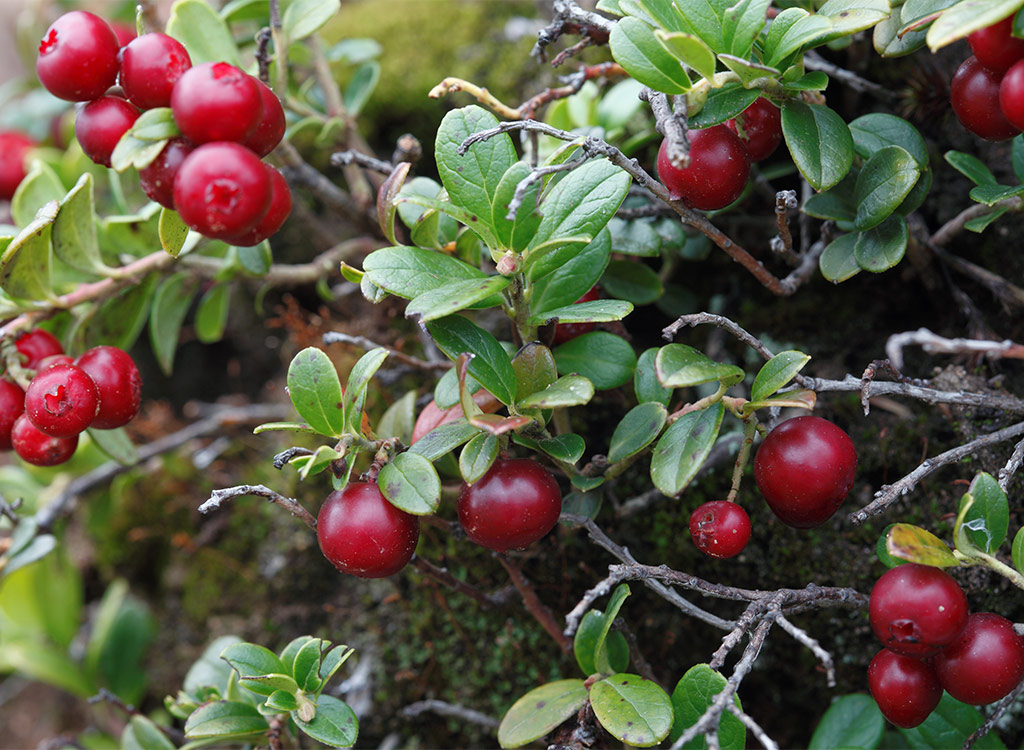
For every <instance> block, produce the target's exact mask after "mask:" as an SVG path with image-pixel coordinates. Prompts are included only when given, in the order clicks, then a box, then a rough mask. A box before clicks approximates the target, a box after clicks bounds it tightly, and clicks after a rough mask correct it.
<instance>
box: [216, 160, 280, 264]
mask: <svg viewBox="0 0 1024 750" xmlns="http://www.w3.org/2000/svg"><path fill="white" fill-rule="evenodd" d="M265 166H266V168H267V174H268V175H269V176H270V186H271V189H272V191H273V194H272V195H271V198H270V208H268V209H267V213H266V214H265V215H264V216H263V218H262V219H260V221H259V223H258V224H257V225H256V226H254V227H253V228H252V229H250V230H249V231H248V232H246V233H245V234H243V235H240V236H238V237H231V238H230V239H228V240H226V241H227V242H228V243H229V244H231V245H237V246H238V247H252V246H253V245H258V244H260V243H261V242H263V240H265V239H267V238H268V237H270V236H272V235H274V234H276V233H277V230H278V229H280V228H281V226H282V225H283V224H284V222H285V219H287V218H288V214H290V213H291V212H292V191H291V188H289V187H288V182H287V180H285V178H284V177H283V176H282V175H281V173H280V172H278V171H277V170H276V169H274V168H273V167H272V166H270V165H269V164H266V165H265Z"/></svg>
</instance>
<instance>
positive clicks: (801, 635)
mask: <svg viewBox="0 0 1024 750" xmlns="http://www.w3.org/2000/svg"><path fill="white" fill-rule="evenodd" d="M772 617H774V618H775V622H777V623H778V624H779V627H781V628H782V629H783V630H785V631H786V632H787V633H789V634H790V635H791V636H793V638H795V639H796V640H797V642H799V643H800V644H802V645H804V646H806V647H807V648H809V649H810V650H811V652H812V653H813V654H814V655H815V656H816V657H818V661H820V662H821V665H822V666H823V667H824V668H825V679H826V680H827V681H828V686H829V687H830V688H831V687H835V686H836V667H835V663H834V662H833V661H832V654H830V653H829V652H828V651H826V650H825V649H823V648H822V647H821V644H820V643H818V641H817V640H815V639H814V638H812V637H811V636H810V635H808V634H807V631H806V630H803V629H802V628H798V627H797V626H796V625H794V624H793V623H791V622H790V621H789V620H787V619H786V616H785V615H783V614H782V611H781V610H779V609H776V610H775V612H774V613H773V614H772Z"/></svg>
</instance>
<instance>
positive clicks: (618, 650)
mask: <svg viewBox="0 0 1024 750" xmlns="http://www.w3.org/2000/svg"><path fill="white" fill-rule="evenodd" d="M604 624H605V618H604V614H603V613H602V612H601V611H600V610H593V609H592V610H590V611H589V612H587V613H586V614H585V615H583V619H582V620H580V626H579V628H578V629H577V630H576V635H575V636H574V637H573V641H572V650H573V654H575V656H576V663H577V664H579V667H580V669H581V670H582V671H583V674H585V675H587V676H588V677H589V676H590V675H592V674H597V673H598V672H599V670H598V668H597V666H596V660H595V657H596V654H597V649H598V642H599V641H600V639H601V638H604V640H603V648H604V649H605V651H606V652H607V656H606V657H605V659H606V660H607V662H608V663H609V664H611V667H612V671H613V672H621V671H622V670H624V669H626V667H628V666H629V646H628V645H627V643H626V637H625V636H624V635H623V634H622V633H620V632H619V631H617V630H613V631H612V632H610V633H606V632H605V627H604Z"/></svg>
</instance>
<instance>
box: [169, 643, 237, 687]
mask: <svg viewBox="0 0 1024 750" xmlns="http://www.w3.org/2000/svg"><path fill="white" fill-rule="evenodd" d="M235 643H241V639H240V638H239V637H238V636H235V635H223V636H221V637H219V638H215V639H214V640H213V642H211V643H210V645H209V646H207V647H206V648H205V649H204V650H203V653H202V655H201V656H200V657H199V658H198V659H197V660H196V661H195V662H194V663H193V664H192V666H191V667H189V670H188V672H187V673H186V674H185V680H184V682H183V683H182V688H183V689H184V690H185V692H186V693H189V694H191V695H196V694H197V693H198V691H200V690H202V689H203V688H208V687H212V688H217V689H218V690H219V691H221V692H223V691H224V689H225V688H226V687H227V684H228V679H229V678H230V677H231V675H233V674H234V670H233V669H232V668H231V665H230V664H228V663H227V662H226V661H224V660H223V659H221V658H220V655H221V653H222V652H223V651H224V649H226V648H227V647H228V646H230V645H232V644H235Z"/></svg>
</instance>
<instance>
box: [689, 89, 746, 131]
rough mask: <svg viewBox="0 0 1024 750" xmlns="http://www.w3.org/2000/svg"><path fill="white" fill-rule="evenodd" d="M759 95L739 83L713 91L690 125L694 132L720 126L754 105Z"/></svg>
mask: <svg viewBox="0 0 1024 750" xmlns="http://www.w3.org/2000/svg"><path fill="white" fill-rule="evenodd" d="M758 94H759V92H758V90H757V89H745V88H743V86H742V85H740V84H738V83H732V84H726V85H725V86H722V88H719V89H712V90H711V91H710V92H709V93H708V98H707V99H706V100H705V101H704V106H703V107H701V109H700V111H699V112H698V113H697V114H695V115H694V116H693V117H691V118H690V121H689V123H688V125H689V127H690V128H692V129H694V130H700V129H702V128H710V127H711V126H713V125H720V124H721V123H723V122H725V121H726V120H728V119H729V118H731V117H735V116H736V115H738V114H739V113H740V112H742V111H743V110H745V109H746V108H747V107H749V106H750V105H751V104H753V103H754V100H756V99H757V97H758Z"/></svg>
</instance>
